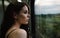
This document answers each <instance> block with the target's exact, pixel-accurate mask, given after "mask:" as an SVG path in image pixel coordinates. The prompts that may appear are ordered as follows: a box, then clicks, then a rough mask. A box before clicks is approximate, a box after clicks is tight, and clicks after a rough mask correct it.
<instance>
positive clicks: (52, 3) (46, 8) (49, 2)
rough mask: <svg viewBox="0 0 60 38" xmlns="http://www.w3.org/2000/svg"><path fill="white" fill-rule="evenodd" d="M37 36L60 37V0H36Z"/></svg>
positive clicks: (44, 37)
mask: <svg viewBox="0 0 60 38" xmlns="http://www.w3.org/2000/svg"><path fill="white" fill-rule="evenodd" d="M34 6H35V17H36V27H35V28H36V38H60V0H35V4H34Z"/></svg>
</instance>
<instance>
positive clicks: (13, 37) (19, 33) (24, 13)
mask: <svg viewBox="0 0 60 38" xmlns="http://www.w3.org/2000/svg"><path fill="white" fill-rule="evenodd" d="M29 17H30V14H29V13H28V8H27V6H24V7H23V8H22V10H21V11H20V13H19V14H14V18H15V23H14V24H13V25H12V27H11V28H10V29H9V30H8V32H7V33H6V37H7V35H8V34H9V33H10V32H11V31H12V30H13V29H16V30H15V31H13V32H12V33H10V34H9V37H8V38H27V32H26V31H25V30H24V29H21V28H20V26H21V24H28V21H29Z"/></svg>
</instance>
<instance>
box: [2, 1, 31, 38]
mask: <svg viewBox="0 0 60 38" xmlns="http://www.w3.org/2000/svg"><path fill="white" fill-rule="evenodd" d="M29 17H30V14H29V7H28V5H27V4H26V3H24V2H16V3H14V4H12V3H10V4H9V5H8V7H7V9H6V12H5V13H4V18H3V23H2V25H1V38H27V32H26V31H25V30H24V29H21V28H20V27H21V26H22V24H23V25H27V24H28V21H29Z"/></svg>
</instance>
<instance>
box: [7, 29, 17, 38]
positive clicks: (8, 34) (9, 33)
mask: <svg viewBox="0 0 60 38" xmlns="http://www.w3.org/2000/svg"><path fill="white" fill-rule="evenodd" d="M14 30H16V29H13V30H12V31H11V32H10V33H12V32H13V31H14ZM10 33H9V34H10ZM9 34H8V35H7V38H8V36H9Z"/></svg>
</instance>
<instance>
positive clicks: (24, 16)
mask: <svg viewBox="0 0 60 38" xmlns="http://www.w3.org/2000/svg"><path fill="white" fill-rule="evenodd" d="M29 18H30V14H29V11H28V7H27V6H24V7H23V8H22V10H21V11H20V13H19V14H18V15H17V22H18V23H19V24H28V21H29Z"/></svg>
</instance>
